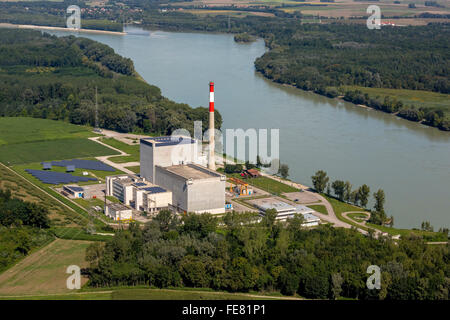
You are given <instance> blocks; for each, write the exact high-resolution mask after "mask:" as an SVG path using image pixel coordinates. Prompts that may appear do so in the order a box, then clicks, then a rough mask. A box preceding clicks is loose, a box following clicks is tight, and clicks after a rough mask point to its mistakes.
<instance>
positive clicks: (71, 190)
mask: <svg viewBox="0 0 450 320" xmlns="http://www.w3.org/2000/svg"><path fill="white" fill-rule="evenodd" d="M63 190H64V191H65V192H67V193H68V194H69V195H70V196H72V197H74V198H84V189H83V188H82V187H78V186H64V187H63Z"/></svg>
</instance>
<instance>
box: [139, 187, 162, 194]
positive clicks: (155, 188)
mask: <svg viewBox="0 0 450 320" xmlns="http://www.w3.org/2000/svg"><path fill="white" fill-rule="evenodd" d="M143 190H145V191H149V192H151V193H161V192H166V190H165V189H163V188H161V187H148V188H144V189H143Z"/></svg>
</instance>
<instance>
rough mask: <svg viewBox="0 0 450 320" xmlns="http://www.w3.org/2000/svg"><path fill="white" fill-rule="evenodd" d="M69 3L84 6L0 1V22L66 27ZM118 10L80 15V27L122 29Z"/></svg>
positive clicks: (120, 30) (77, 2) (61, 3)
mask: <svg viewBox="0 0 450 320" xmlns="http://www.w3.org/2000/svg"><path fill="white" fill-rule="evenodd" d="M70 5H78V6H80V7H81V8H83V7H86V5H85V4H84V2H82V1H62V2H53V1H52V2H49V1H31V2H29V1H20V2H0V23H12V24H25V25H37V26H53V27H63V28H64V27H66V19H67V17H69V14H67V12H66V10H67V8H68V7H69V6H70ZM118 16H119V14H118V12H117V10H114V12H111V11H108V12H103V14H102V17H98V16H96V15H94V14H92V15H91V14H83V15H82V26H81V27H82V28H83V29H94V30H105V31H116V32H122V31H123V24H122V23H121V22H119V21H116V20H117V19H118Z"/></svg>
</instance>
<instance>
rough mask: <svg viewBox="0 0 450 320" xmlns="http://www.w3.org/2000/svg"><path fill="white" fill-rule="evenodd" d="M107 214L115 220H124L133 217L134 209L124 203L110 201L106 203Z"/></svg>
mask: <svg viewBox="0 0 450 320" xmlns="http://www.w3.org/2000/svg"><path fill="white" fill-rule="evenodd" d="M105 214H106V216H108V217H110V218H111V219H113V220H115V221H124V220H127V221H129V220H131V219H133V211H132V209H131V208H130V207H127V206H126V205H124V204H122V203H110V204H107V205H106V209H105Z"/></svg>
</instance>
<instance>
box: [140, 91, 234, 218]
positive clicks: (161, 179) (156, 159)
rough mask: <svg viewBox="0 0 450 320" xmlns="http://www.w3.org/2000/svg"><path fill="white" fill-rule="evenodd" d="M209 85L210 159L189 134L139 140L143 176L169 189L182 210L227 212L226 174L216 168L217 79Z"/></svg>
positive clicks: (173, 205)
mask: <svg viewBox="0 0 450 320" xmlns="http://www.w3.org/2000/svg"><path fill="white" fill-rule="evenodd" d="M209 89H210V103H209V132H210V135H209V154H208V159H207V162H206V161H205V160H206V159H205V158H203V157H202V156H201V150H200V147H199V146H200V143H199V141H197V140H195V139H192V138H190V137H184V136H172V137H150V138H144V139H141V140H140V164H141V166H140V175H141V177H142V178H144V179H145V180H147V181H149V182H151V183H153V184H155V185H158V186H161V187H162V188H164V189H166V190H170V191H171V192H172V207H173V208H174V209H176V210H177V211H179V212H194V213H204V212H209V213H211V214H219V213H224V212H225V183H226V177H225V176H224V175H222V174H219V173H217V172H216V171H215V158H214V83H212V82H211V83H210V84H209ZM206 163H207V165H208V167H206V166H205V165H206Z"/></svg>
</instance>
